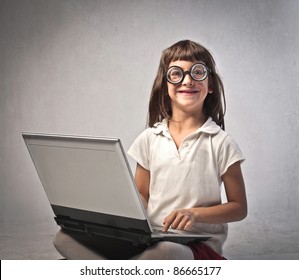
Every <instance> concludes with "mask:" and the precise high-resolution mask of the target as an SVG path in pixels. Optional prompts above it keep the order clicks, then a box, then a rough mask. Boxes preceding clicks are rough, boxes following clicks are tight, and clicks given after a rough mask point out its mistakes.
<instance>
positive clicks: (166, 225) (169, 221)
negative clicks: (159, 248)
mask: <svg viewBox="0 0 299 280" xmlns="http://www.w3.org/2000/svg"><path fill="white" fill-rule="evenodd" d="M176 215H177V213H176V211H173V212H171V213H170V214H169V215H168V216H167V217H166V218H165V219H164V221H163V229H162V231H167V230H168V229H169V227H170V226H171V224H172V223H173V221H174V220H175V218H176Z"/></svg>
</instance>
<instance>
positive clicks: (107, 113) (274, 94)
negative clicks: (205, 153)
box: [0, 0, 299, 259]
mask: <svg viewBox="0 0 299 280" xmlns="http://www.w3.org/2000/svg"><path fill="white" fill-rule="evenodd" d="M298 12H299V2H298V1H296V0H286V1H283V0H277V1H275V0H273V1H270V0H262V1H261V0H253V1H246V0H243V1H234V0H228V1H220V0H198V1H191V0H186V1H178V0H172V1H171V0H164V1H157V0H153V1H140V0H133V1H129V0H123V1H115V0H107V1H105V0H99V1H95V0H85V1H83V0H39V1H38V0H23V1H21V0H19V1H18V0H1V1H0V135H1V137H0V231H1V232H2V235H4V236H6V235H7V236H9V235H10V234H11V233H13V232H16V231H18V232H22V230H23V229H24V230H25V229H27V230H28V228H30V230H32V233H31V234H32V238H33V239H35V240H37V242H38V240H39V235H38V234H39V232H42V231H47V232H49V234H50V233H51V234H52V235H53V233H54V232H55V230H56V225H55V223H54V222H53V217H52V212H51V209H50V207H49V206H48V204H47V199H46V197H45V194H44V192H43V189H42V187H41V184H40V182H39V179H38V177H37V174H36V172H35V169H34V167H33V165H32V163H31V159H30V157H29V154H28V152H27V150H26V147H25V145H24V143H23V140H22V138H21V132H22V131H35V132H49V133H64V134H85V135H107V136H119V137H121V138H122V139H123V143H124V146H125V148H126V149H127V148H128V147H129V145H130V144H131V143H132V141H133V140H134V139H135V137H136V136H137V135H138V134H139V133H140V132H141V131H142V130H143V129H144V127H145V123H146V115H147V103H148V99H149V92H150V89H151V85H152V82H153V79H154V77H155V74H156V70H157V67H158V61H159V58H160V54H161V51H162V50H163V49H165V48H166V47H168V46H170V45H171V44H173V43H175V42H176V41H178V40H181V39H186V38H188V39H192V40H194V41H198V42H200V43H202V44H203V45H205V46H206V47H207V48H208V49H210V50H211V52H212V53H213V55H214V57H215V60H216V62H217V64H218V69H219V71H220V73H221V75H222V77H223V81H224V85H225V88H226V98H227V115H226V130H227V131H229V132H230V133H231V134H232V135H233V137H234V138H235V140H236V141H237V142H238V143H239V146H240V147H241V149H242V150H243V152H244V154H245V155H246V158H247V161H246V162H245V163H244V165H243V170H244V177H245V180H246V185H247V194H248V202H249V215H248V218H247V219H246V220H244V221H242V222H239V223H234V224H231V226H230V235H229V239H228V241H227V243H226V246H225V249H226V254H227V256H228V257H231V258H248V257H250V258H257V259H258V258H259V256H261V255H268V256H269V258H276V257H277V256H278V255H280V256H281V255H283V254H292V253H296V252H297V253H298V252H299V236H298V232H299V226H298V218H299V212H298V211H299V210H298V209H299V206H298V205H299V204H298V200H299V167H298V166H299V165H298V152H299V151H298V139H297V136H298V133H299V124H298V117H299V114H298V106H299V98H298V95H299V82H298V74H299V65H298V63H299V62H298V58H299V51H298V50H299V33H298V26H299V18H298ZM50 238H52V236H51V237H50ZM21 239H22V234H20V235H19V240H18V241H16V242H19V244H20V246H21V243H22V240H21ZM42 246H43V245H42V244H41V245H40V248H41V250H42ZM16 258H17V254H16Z"/></svg>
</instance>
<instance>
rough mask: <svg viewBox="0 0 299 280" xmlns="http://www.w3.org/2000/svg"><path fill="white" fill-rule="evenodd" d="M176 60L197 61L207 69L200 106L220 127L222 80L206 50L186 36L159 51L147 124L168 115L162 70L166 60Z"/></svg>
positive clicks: (167, 99)
mask: <svg viewBox="0 0 299 280" xmlns="http://www.w3.org/2000/svg"><path fill="white" fill-rule="evenodd" d="M176 60H186V61H200V62H203V63H205V64H206V65H207V67H208V68H209V69H210V70H211V71H210V73H209V76H208V79H209V88H210V89H211V90H212V91H213V93H212V94H208V95H207V97H206V99H205V102H204V106H203V110H204V113H205V114H206V116H210V117H212V119H213V121H214V122H216V123H217V124H218V125H219V126H220V127H221V128H222V129H224V114H225V105H226V104H225V96H224V88H223V83H222V81H221V79H220V77H219V75H218V74H217V72H216V64H215V61H214V58H213V57H212V55H211V54H210V52H209V51H208V50H207V49H206V48H205V47H203V46H201V45H200V44H198V43H195V42H192V41H190V40H184V41H179V42H177V43H175V44H174V45H172V46H171V47H169V48H167V49H166V50H164V51H163V52H162V56H161V59H160V65H159V68H158V73H157V76H156V78H155V81H154V84H153V87H152V92H151V96H150V102H149V111H148V125H149V126H150V127H152V126H153V125H154V124H155V123H156V122H160V121H162V119H164V118H167V119H169V118H171V116H172V109H171V101H170V97H169V95H168V89H167V80H166V78H165V73H166V71H167V68H168V67H169V64H170V63H171V62H172V61H176Z"/></svg>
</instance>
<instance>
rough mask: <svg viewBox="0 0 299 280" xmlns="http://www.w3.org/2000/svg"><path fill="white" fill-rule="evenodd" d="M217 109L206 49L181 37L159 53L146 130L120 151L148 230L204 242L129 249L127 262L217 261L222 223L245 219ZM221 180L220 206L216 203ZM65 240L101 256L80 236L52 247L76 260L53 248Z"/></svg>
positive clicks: (218, 92) (235, 153)
mask: <svg viewBox="0 0 299 280" xmlns="http://www.w3.org/2000/svg"><path fill="white" fill-rule="evenodd" d="M224 106H225V98H224V89H223V84H222V82H221V79H220V78H219V76H218V74H217V72H216V68H215V62H214V59H213V57H212V56H211V54H210V53H209V51H208V50H207V49H206V48H204V47H203V46H201V45H200V44H198V43H195V42H192V41H189V40H185V41H180V42H178V43H176V44H174V45H173V46H171V47H169V48H168V49H166V50H165V51H164V52H163V53H162V57H161V60H160V65H159V69H158V73H157V76H156V79H155V81H154V84H153V88H152V93H151V97H150V103H149V115H148V117H149V118H148V125H149V128H147V129H146V130H145V131H144V132H142V133H141V134H140V135H139V136H138V137H137V139H136V140H135V142H134V143H133V145H132V146H131V148H130V149H129V152H128V153H129V155H130V156H131V157H132V158H134V159H135V160H136V162H137V168H136V173H135V181H136V185H137V187H138V189H139V192H140V195H141V198H142V201H143V203H144V206H145V208H146V209H147V213H148V216H149V218H150V220H151V223H152V224H153V225H157V226H163V230H164V231H167V230H168V229H169V228H173V229H179V230H187V231H192V232H197V233H199V234H205V235H210V236H211V237H212V238H210V239H209V240H208V241H206V242H192V243H189V244H188V245H182V244H177V243H172V242H159V243H156V244H155V245H153V246H151V247H149V248H140V249H139V251H138V250H135V251H131V253H130V254H129V255H127V257H128V258H134V259H222V258H223V257H222V245H223V243H224V241H225V239H226V237H227V223H228V222H233V221H238V220H242V219H244V218H245V217H246V215H247V202H246V194H245V186H244V181H243V176H242V172H241V167H240V164H241V162H242V161H243V160H244V158H243V155H242V153H241V151H240V150H239V148H238V146H237V145H236V143H235V142H234V141H233V139H232V137H231V136H230V135H229V134H228V133H226V132H225V131H224V108H223V107H224ZM222 183H223V185H224V188H225V192H226V196H227V202H225V203H222V202H221V184H222ZM65 242H69V244H72V245H71V246H70V247H72V248H73V249H72V251H75V250H76V248H77V249H78V250H79V251H80V252H81V255H80V256H78V258H81V259H82V258H84V256H86V258H102V257H103V254H102V252H103V246H102V245H99V246H94V244H95V243H94V242H93V243H92V245H91V246H90V248H92V246H93V248H95V247H97V248H98V249H99V250H98V251H94V250H92V249H88V247H87V246H86V242H85V241H84V242H83V241H82V240H81V239H80V238H78V237H74V236H70V235H66V234H65V233H63V232H59V233H58V234H57V235H56V239H55V242H54V243H55V245H56V247H57V249H58V251H60V252H61V253H62V254H63V255H64V256H67V255H68V256H67V257H71V258H72V257H75V258H76V256H75V255H74V254H71V253H70V254H67V253H66V251H67V250H61V247H65ZM63 243H64V246H62V244H63ZM102 243H103V242H102ZM106 244H107V243H106ZM88 250H89V251H88ZM107 251H109V249H107V250H106V252H107ZM127 251H130V249H128V250H127ZM100 252H101V253H100ZM82 254H84V255H82ZM104 255H105V253H104ZM133 255H135V256H133ZM118 256H119V255H118ZM106 257H107V254H106Z"/></svg>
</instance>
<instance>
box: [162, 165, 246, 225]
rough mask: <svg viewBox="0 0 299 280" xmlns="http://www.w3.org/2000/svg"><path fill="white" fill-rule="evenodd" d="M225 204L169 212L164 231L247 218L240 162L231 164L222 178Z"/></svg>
mask: <svg viewBox="0 0 299 280" xmlns="http://www.w3.org/2000/svg"><path fill="white" fill-rule="evenodd" d="M222 180H223V183H224V187H225V191H226V196H227V202H226V203H224V204H219V205H215V206H210V207H196V208H191V209H178V210H174V211H173V212H171V213H170V214H169V215H168V216H167V217H166V218H165V220H164V230H165V231H166V230H168V228H169V227H170V226H171V227H172V228H177V229H181V230H183V229H186V230H188V229H189V228H190V227H191V226H192V224H193V223H194V222H200V223H213V224H216V223H228V222H234V221H239V220H242V219H244V218H245V217H246V216H247V200H246V193H245V184H244V180H243V175H242V171H241V166H240V162H236V163H234V164H232V165H231V166H230V167H229V168H228V170H227V172H226V173H225V174H224V175H223V176H222Z"/></svg>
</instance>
